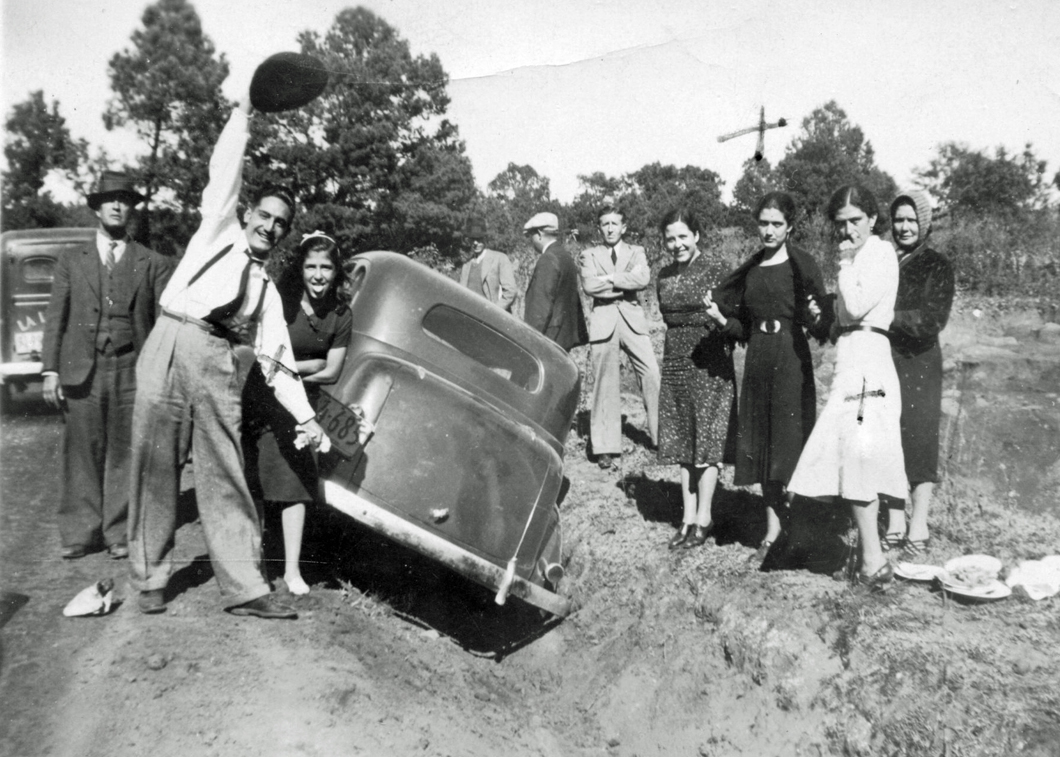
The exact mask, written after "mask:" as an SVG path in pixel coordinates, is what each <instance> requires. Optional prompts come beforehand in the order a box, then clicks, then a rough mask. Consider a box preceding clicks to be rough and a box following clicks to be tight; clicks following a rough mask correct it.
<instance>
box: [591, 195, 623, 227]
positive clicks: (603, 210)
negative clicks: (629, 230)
mask: <svg viewBox="0 0 1060 757" xmlns="http://www.w3.org/2000/svg"><path fill="white" fill-rule="evenodd" d="M611 213H614V214H616V215H619V216H622V223H625V222H626V211H625V210H623V209H622V206H620V205H619V204H618V203H617V202H615V201H614V200H611V199H606V200H604V204H603V205H601V206H600V207H599V208H598V209H597V211H596V220H597V221H599V220H600V219H601V218H603V217H604V216H606V215H610V214H611Z"/></svg>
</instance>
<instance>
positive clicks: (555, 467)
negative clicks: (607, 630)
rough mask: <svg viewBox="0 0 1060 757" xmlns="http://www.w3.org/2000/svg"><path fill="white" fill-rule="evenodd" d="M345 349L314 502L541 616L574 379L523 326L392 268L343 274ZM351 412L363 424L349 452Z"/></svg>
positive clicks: (371, 263)
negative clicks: (348, 316) (368, 424)
mask: <svg viewBox="0 0 1060 757" xmlns="http://www.w3.org/2000/svg"><path fill="white" fill-rule="evenodd" d="M351 280H352V284H353V286H352V289H353V293H352V299H351V308H352V311H353V324H354V325H353V335H352V339H351V343H350V348H349V351H348V353H347V357H346V363H345V366H344V369H343V372H342V374H341V376H340V378H339V380H338V382H337V384H335V385H334V386H333V387H330V388H329V389H330V394H329V395H328V396H327V397H325V399H324V400H323V404H322V405H321V407H320V408H319V414H318V419H319V420H320V422H321V423H322V424H323V426H324V428H325V430H326V431H327V432H328V434H329V436H330V437H331V439H332V440H333V442H334V444H335V446H336V448H337V452H332V453H329V454H328V455H324V456H322V463H321V471H322V475H323V477H324V480H325V483H324V494H325V499H326V500H327V502H328V503H329V504H330V505H331V506H332V507H335V508H336V509H338V510H340V511H341V512H344V513H346V514H347V515H350V516H351V517H353V518H354V519H356V520H357V521H359V522H361V523H363V524H365V525H366V526H368V527H370V528H371V529H373V530H375V531H377V532H378V533H381V534H383V535H385V536H387V537H389V538H391V539H393V540H394V541H397V542H399V543H401V544H404V545H405V546H407V547H410V548H411V549H414V550H416V551H418V552H421V553H423V554H425V555H428V556H430V557H432V558H434V559H436V560H438V561H439V562H441V563H443V564H444V565H446V566H448V567H449V568H451V569H453V570H454V571H456V572H457V573H460V574H462V575H464V576H466V577H467V578H469V579H471V580H472V581H476V582H478V583H479V584H482V585H484V586H487V587H489V588H491V589H494V590H496V592H497V595H496V601H497V603H498V604H504V602H505V600H506V598H507V597H508V595H509V594H511V595H514V596H516V597H518V598H520V599H522V600H525V601H526V602H529V603H530V604H532V605H534V606H536V607H539V608H541V609H543V610H546V611H548V612H550V613H552V614H554V615H558V616H565V615H566V614H567V613H568V612H569V610H570V603H569V600H568V599H567V598H565V597H563V596H561V595H559V594H557V593H556V592H555V589H556V585H557V584H558V582H559V581H560V579H561V578H562V576H563V569H562V567H561V561H560V520H559V511H558V508H557V505H556V500H557V497H558V495H559V492H560V488H561V486H562V483H563V443H564V440H565V439H566V437H567V433H568V431H569V430H570V427H571V421H572V419H573V417H574V413H575V411H576V409H577V403H578V394H579V389H580V379H579V376H578V369H577V367H576V366H575V364H574V362H573V361H572V360H571V359H570V358H569V357H568V355H567V354H566V352H564V351H563V350H562V349H560V348H559V347H558V346H557V345H556V344H554V343H553V342H552V341H550V340H548V339H546V338H545V337H544V336H542V335H541V334H539V333H538V332H536V331H535V330H533V329H532V328H530V327H529V326H527V325H526V324H525V323H523V322H522V321H520V320H518V319H517V318H515V317H513V316H511V315H510V314H508V313H506V312H504V311H503V310H501V309H500V308H498V307H496V306H495V305H493V304H491V303H490V302H489V301H488V300H486V299H485V298H483V297H480V296H478V295H476V294H473V293H472V292H471V291H469V290H468V289H465V288H464V287H461V286H460V285H459V284H457V283H455V282H454V281H452V280H450V279H448V278H446V277H445V276H443V275H441V274H439V273H436V272H435V271H432V270H431V269H429V268H427V267H426V266H424V265H421V264H420V263H417V262H414V261H412V260H409V259H408V258H406V257H405V256H403V255H398V254H395V253H391V252H369V253H364V254H361V255H358V256H356V257H355V258H353V261H352V268H351ZM351 407H356V408H360V409H362V410H363V412H364V414H365V416H366V417H367V418H368V420H370V421H372V422H373V423H374V424H375V430H374V435H373V436H372V437H371V438H370V439H369V440H368V441H367V442H366V443H365V444H364V446H363V447H361V446H359V445H358V444H357V433H356V430H357V425H358V424H357V421H356V419H355V417H354V412H351Z"/></svg>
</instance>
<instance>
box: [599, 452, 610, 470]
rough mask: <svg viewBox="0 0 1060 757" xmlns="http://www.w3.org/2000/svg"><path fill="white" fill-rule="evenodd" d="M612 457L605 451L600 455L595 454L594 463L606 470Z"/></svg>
mask: <svg viewBox="0 0 1060 757" xmlns="http://www.w3.org/2000/svg"><path fill="white" fill-rule="evenodd" d="M612 457H613V456H612V455H609V454H607V453H606V452H605V453H604V454H602V455H597V456H596V464H597V465H599V466H600V467H601V468H603V469H604V470H607V469H608V468H610V467H611V460H612Z"/></svg>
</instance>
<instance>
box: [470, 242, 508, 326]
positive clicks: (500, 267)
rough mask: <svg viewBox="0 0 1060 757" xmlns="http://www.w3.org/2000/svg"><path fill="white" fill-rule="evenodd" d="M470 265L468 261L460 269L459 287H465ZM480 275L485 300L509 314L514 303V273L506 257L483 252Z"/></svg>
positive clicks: (487, 250) (495, 251)
mask: <svg viewBox="0 0 1060 757" xmlns="http://www.w3.org/2000/svg"><path fill="white" fill-rule="evenodd" d="M471 263H472V261H471V260H469V261H468V262H466V263H464V265H463V267H462V268H461V269H460V285H461V286H464V287H466V286H467V283H468V282H467V280H468V277H469V275H470V274H471ZM481 273H482V282H481V283H482V291H483V292H485V294H486V298H487V299H488V300H489V301H490V302H492V303H493V304H494V305H497V306H498V307H501V308H504V309H505V310H507V311H508V312H511V310H512V303H513V302H515V271H514V270H513V269H512V263H511V261H510V260H509V259H508V256H507V255H505V254H504V253H503V252H497V250H491V249H489V248H487V249H485V250H483V253H482V266H481Z"/></svg>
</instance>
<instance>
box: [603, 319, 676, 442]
mask: <svg viewBox="0 0 1060 757" xmlns="http://www.w3.org/2000/svg"><path fill="white" fill-rule="evenodd" d="M591 351H592V359H593V375H594V377H595V379H594V381H595V383H594V385H593V413H592V422H591V424H590V434H591V438H592V444H593V453H594V454H597V455H603V454H609V455H618V454H620V453H621V452H622V403H621V397H620V395H621V392H620V386H619V378H620V377H619V357H620V352H621V351H624V352H625V353H626V354H627V355H629V360H630V363H632V364H633V370H634V371H635V372H636V374H637V378H638V379H639V380H640V390H641V393H642V394H643V396H644V410H645V411H646V413H647V416H648V434H649V435H650V436H651V441H652V444H657V443H658V440H659V380H660V379H659V362H658V361H657V360H656V359H655V350H654V349H652V346H651V338H650V337H649V336H648V335H647V334H638V333H636V332H635V331H633V329H631V328H630V327H629V324H627V323H626V321H625V319H623V318H619V319H618V323H617V324H616V325H615V330H614V331H613V332H612V333H611V336H610V337H609V338H608V339H606V340H603V341H599V342H593V343H592V347H591Z"/></svg>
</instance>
